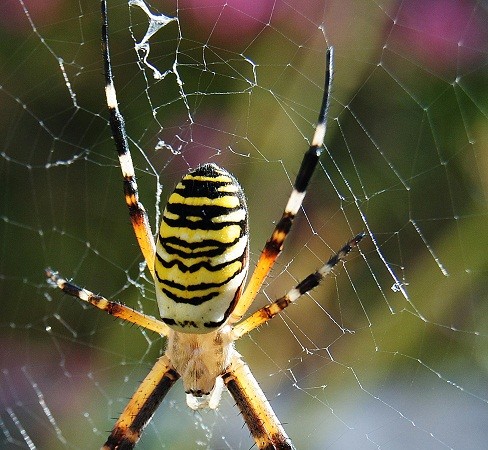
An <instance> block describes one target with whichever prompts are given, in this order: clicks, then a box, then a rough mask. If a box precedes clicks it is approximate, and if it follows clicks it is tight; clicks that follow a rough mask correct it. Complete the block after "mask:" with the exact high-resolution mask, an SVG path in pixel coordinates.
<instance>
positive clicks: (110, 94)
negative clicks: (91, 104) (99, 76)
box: [105, 82, 118, 109]
mask: <svg viewBox="0 0 488 450" xmlns="http://www.w3.org/2000/svg"><path fill="white" fill-rule="evenodd" d="M105 97H106V98H107V106H108V107H109V108H110V109H117V108H118V104H117V94H116V93H115V86H114V84H113V83H112V82H110V83H108V84H107V85H106V86H105Z"/></svg>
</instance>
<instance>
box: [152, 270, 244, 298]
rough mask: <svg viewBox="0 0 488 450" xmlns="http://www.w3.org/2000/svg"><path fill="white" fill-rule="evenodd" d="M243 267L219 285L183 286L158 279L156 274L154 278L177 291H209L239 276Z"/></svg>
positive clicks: (199, 284)
mask: <svg viewBox="0 0 488 450" xmlns="http://www.w3.org/2000/svg"><path fill="white" fill-rule="evenodd" d="M243 268H244V267H243V266H241V267H240V269H238V270H236V271H235V272H234V273H233V274H232V275H231V276H230V277H228V278H227V279H226V280H224V281H222V282H220V283H198V284H189V285H184V284H180V283H175V282H174V281H171V280H166V279H164V278H160V277H159V274H158V273H157V272H156V277H157V279H158V281H159V282H160V283H161V284H165V285H166V286H169V287H172V288H174V289H178V290H179V291H183V292H186V291H190V292H191V291H203V290H205V289H210V288H217V287H221V286H224V285H226V284H227V283H228V282H229V281H230V280H232V279H233V278H234V277H236V276H237V275H239V274H240V273H241V272H242V270H243Z"/></svg>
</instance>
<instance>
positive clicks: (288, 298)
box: [232, 233, 365, 339]
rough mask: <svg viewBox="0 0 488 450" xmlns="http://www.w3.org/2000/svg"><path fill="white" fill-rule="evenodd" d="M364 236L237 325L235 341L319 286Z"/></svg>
mask: <svg viewBox="0 0 488 450" xmlns="http://www.w3.org/2000/svg"><path fill="white" fill-rule="evenodd" d="M364 236H365V234H364V233H360V234H358V235H357V236H355V237H354V238H352V239H351V240H350V241H349V242H347V243H346V244H345V245H344V246H343V247H342V248H341V249H340V250H339V251H338V252H337V253H336V254H334V255H332V256H331V257H330V258H329V260H328V261H327V262H326V263H325V264H324V265H323V266H322V267H321V268H320V269H319V270H317V271H316V272H314V273H311V274H310V275H309V276H308V277H306V278H305V279H304V280H303V281H301V282H300V283H298V284H297V285H296V286H295V287H294V288H293V289H291V290H290V291H288V292H287V294H286V295H284V296H283V297H280V298H279V299H277V300H275V301H274V302H273V303H271V304H270V305H266V306H264V307H263V308H261V309H258V310H257V311H256V312H255V313H253V314H251V315H250V316H249V317H248V318H246V319H245V320H243V321H242V322H240V323H238V324H237V325H235V326H234V328H233V330H232V337H233V339H239V338H240V337H241V336H242V335H244V334H246V333H249V332H250V331H252V330H254V329H255V328H257V327H259V326H260V325H262V324H263V323H266V322H267V321H268V320H271V319H272V318H273V317H274V316H276V315H277V314H279V313H280V312H281V311H283V310H284V309H285V308H286V307H288V306H289V305H290V304H291V303H293V302H294V301H295V300H297V299H298V298H299V297H301V296H302V295H303V294H306V293H307V292H310V291H311V290H312V289H314V288H315V287H316V286H318V285H319V284H320V283H321V281H322V280H323V279H324V278H325V277H326V276H327V275H328V274H329V273H330V272H331V271H332V269H333V268H334V267H335V266H336V265H337V263H338V262H339V261H342V260H344V259H345V258H346V256H347V255H348V254H349V253H350V252H351V251H352V250H353V249H354V248H356V247H357V246H358V244H359V242H361V240H362V239H363V238H364Z"/></svg>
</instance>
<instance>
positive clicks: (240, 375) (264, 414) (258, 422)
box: [222, 353, 295, 450]
mask: <svg viewBox="0 0 488 450" xmlns="http://www.w3.org/2000/svg"><path fill="white" fill-rule="evenodd" d="M222 379H223V380H224V383H225V385H226V387H227V390H228V391H229V392H230V394H231V395H232V397H233V398H234V400H235V402H236V404H237V406H238V408H239V410H240V411H241V413H242V416H243V417H244V420H245V422H246V424H247V426H248V428H249V431H250V432H251V434H252V436H253V438H254V440H255V441H256V445H257V446H258V448H259V449H260V450H264V449H265V450H278V449H282V450H285V449H294V448H295V447H294V446H293V444H292V442H291V440H290V438H289V437H288V436H287V434H286V432H285V430H284V428H283V426H282V425H281V423H280V421H279V420H278V418H277V417H276V414H275V413H274V411H273V410H272V409H271V405H270V404H269V402H268V400H267V398H266V396H265V395H264V392H263V391H262V389H261V387H260V386H259V384H258V382H257V381H256V379H255V378H254V376H253V374H252V373H251V370H250V369H249V367H248V366H247V364H246V363H245V362H244V361H243V360H242V359H241V358H240V356H239V355H238V354H237V353H235V354H234V356H233V357H232V360H231V363H230V365H229V367H228V368H227V370H226V371H225V373H224V374H223V375H222Z"/></svg>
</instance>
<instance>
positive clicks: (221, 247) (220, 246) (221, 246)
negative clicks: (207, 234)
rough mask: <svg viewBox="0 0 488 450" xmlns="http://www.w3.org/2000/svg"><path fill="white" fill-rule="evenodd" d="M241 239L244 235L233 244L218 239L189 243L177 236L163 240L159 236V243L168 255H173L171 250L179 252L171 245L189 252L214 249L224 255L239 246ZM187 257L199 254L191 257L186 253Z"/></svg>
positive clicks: (232, 242)
mask: <svg viewBox="0 0 488 450" xmlns="http://www.w3.org/2000/svg"><path fill="white" fill-rule="evenodd" d="M241 238H242V235H240V236H238V237H236V238H235V239H234V240H233V241H231V242H221V241H217V240H216V239H204V240H203V241H200V242H188V241H185V240H184V239H180V238H178V237H176V236H171V237H167V238H163V237H162V236H161V235H159V242H160V243H161V245H162V246H163V247H164V248H165V249H166V250H168V253H171V252H170V251H169V250H173V251H177V249H175V248H173V247H170V245H171V244H173V245H177V246H178V247H183V248H187V249H188V250H198V249H199V248H205V247H214V248H215V249H216V250H218V251H219V252H220V253H223V252H224V251H225V250H226V249H227V248H229V247H232V246H234V245H235V244H237V242H239V240H240V239H241ZM168 247H169V249H168ZM210 251H213V250H210ZM185 255H186V256H191V257H195V256H196V255H198V252H195V253H192V254H191V255H190V254H189V253H185Z"/></svg>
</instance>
